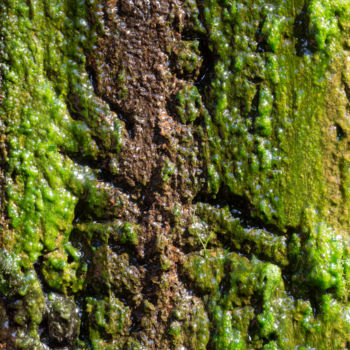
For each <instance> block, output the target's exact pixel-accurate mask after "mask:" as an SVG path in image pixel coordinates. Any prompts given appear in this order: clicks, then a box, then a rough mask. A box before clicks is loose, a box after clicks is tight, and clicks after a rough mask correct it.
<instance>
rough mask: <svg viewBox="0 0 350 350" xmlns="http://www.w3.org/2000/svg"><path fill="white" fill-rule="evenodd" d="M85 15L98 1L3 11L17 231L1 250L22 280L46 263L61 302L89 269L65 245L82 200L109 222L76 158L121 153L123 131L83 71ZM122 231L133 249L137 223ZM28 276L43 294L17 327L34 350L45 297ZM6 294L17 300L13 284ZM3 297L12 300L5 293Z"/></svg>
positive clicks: (7, 4) (7, 5) (11, 200)
mask: <svg viewBox="0 0 350 350" xmlns="http://www.w3.org/2000/svg"><path fill="white" fill-rule="evenodd" d="M88 6H90V7H93V6H94V2H92V3H85V2H84V1H64V2H61V1H50V3H46V2H44V1H35V2H27V1H4V2H2V3H1V5H0V7H1V15H0V27H1V29H0V31H1V36H2V43H1V69H2V74H3V79H2V86H1V89H2V92H3V94H4V96H5V98H4V101H3V103H2V105H1V108H0V117H1V119H2V121H3V122H4V124H5V135H6V138H7V142H8V145H9V149H8V153H7V159H6V161H7V163H8V171H7V175H6V178H7V184H6V187H7V197H8V216H9V219H10V223H11V226H12V228H13V231H12V234H9V235H7V236H5V244H6V246H7V248H8V249H10V250H11V252H12V253H11V254H15V255H16V256H17V260H16V261H17V263H16V264H17V265H15V266H13V272H8V273H10V274H14V273H16V271H17V273H19V276H18V278H20V276H21V275H22V273H21V272H18V271H20V269H25V271H28V273H30V272H29V271H33V263H35V262H36V261H38V259H39V258H40V257H43V264H42V266H41V274H42V277H43V279H44V281H45V283H47V285H48V286H49V287H50V288H52V289H53V290H57V291H60V292H62V293H64V294H68V293H77V292H79V291H81V290H82V289H83V287H84V283H85V280H86V273H87V264H86V263H85V262H83V261H82V260H81V257H80V253H79V251H78V250H77V249H75V248H74V247H73V246H72V245H71V244H70V242H69V237H70V233H71V231H72V228H73V220H74V218H75V209H76V206H77V204H78V201H79V200H82V199H81V198H82V197H84V199H83V200H84V201H85V203H86V208H87V210H88V211H89V210H90V211H91V212H94V215H95V217H96V215H97V217H105V216H106V215H108V210H109V209H108V204H107V203H109V199H110V191H107V190H106V189H105V188H103V186H101V185H100V184H99V182H98V180H97V172H95V171H94V170H92V169H90V168H89V167H87V166H82V165H79V164H77V163H75V162H73V161H72V158H71V157H74V156H75V155H77V154H79V155H80V156H82V157H83V158H84V157H87V158H89V159H94V160H96V159H97V158H98V157H101V155H102V154H103V153H104V152H109V154H110V155H111V158H113V157H116V155H117V153H118V151H119V149H120V148H121V145H122V133H123V125H122V122H120V121H119V120H118V118H117V117H116V116H115V115H114V114H113V113H112V112H111V111H110V110H109V107H108V106H107V105H106V104H105V103H103V102H102V101H101V100H99V99H98V98H97V97H96V96H95V95H94V92H93V88H92V85H91V82H90V80H89V77H88V74H87V72H86V69H85V64H86V57H85V52H84V51H85V50H87V49H89V48H91V45H93V43H94V40H95V32H94V31H92V30H91V28H90V27H89V25H88V24H87V21H86V18H87V11H88ZM116 206H117V205H116ZM109 207H110V208H111V207H112V205H109ZM111 210H112V211H113V209H111ZM119 226H120V229H119V231H120V233H119V234H120V236H121V240H122V241H123V242H127V241H128V242H132V244H137V233H136V229H135V228H134V227H133V226H132V225H131V224H130V225H128V224H121V225H119ZM70 259H71V260H72V261H70ZM16 266H17V267H16ZM28 273H27V272H26V273H25V275H24V276H27V274H28ZM31 274H32V280H33V286H36V287H35V288H36V290H37V291H36V292H34V291H33V292H30V290H31V287H28V288H29V292H28V293H25V295H26V296H25V297H24V303H27V304H28V305H27V306H26V304H25V305H24V306H23V310H25V311H26V313H27V314H28V316H27V317H29V319H28V320H26V319H25V318H24V321H23V320H22V319H23V317H24V316H23V317H22V318H21V317H20V316H18V317H17V318H16V322H17V323H18V324H19V325H22V326H25V324H26V323H29V324H30V325H31V326H30V327H31V328H30V330H29V331H28V334H24V335H19V336H18V344H17V346H18V347H19V348H29V343H30V342H31V341H32V342H34V343H36V344H37V346H39V344H40V341H39V335H38V333H37V328H38V327H37V326H38V324H40V322H41V319H40V317H42V316H41V315H42V314H43V311H42V310H41V309H40V308H41V306H42V305H43V301H42V298H43V292H42V290H41V286H40V283H39V281H38V277H37V276H36V273H33V272H31ZM23 278H27V277H23ZM13 283H15V282H13ZM16 283H17V282H16ZM27 283H29V280H28V281H27ZM8 288H9V289H11V290H13V292H15V291H16V289H15V288H14V286H12V285H10V286H8ZM22 288H23V287H22ZM33 288H34V287H33ZM2 293H3V294H5V295H6V288H5V286H4V289H2ZM18 293H19V294H20V295H23V293H22V292H18ZM26 300H28V301H26ZM30 305H32V306H30ZM32 308H33V310H32ZM24 313H25V312H24ZM76 336H77V335H76ZM76 336H75V340H76ZM30 339H32V340H30ZM22 343H23V344H24V345H23V344H22ZM21 344H22V345H21Z"/></svg>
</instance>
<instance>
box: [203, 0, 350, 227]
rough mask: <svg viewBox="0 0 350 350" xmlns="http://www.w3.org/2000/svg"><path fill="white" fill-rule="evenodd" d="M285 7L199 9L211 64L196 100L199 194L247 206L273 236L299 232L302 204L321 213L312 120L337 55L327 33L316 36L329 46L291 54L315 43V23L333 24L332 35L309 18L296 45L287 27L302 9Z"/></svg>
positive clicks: (338, 44) (342, 9)
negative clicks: (204, 164) (202, 155)
mask: <svg viewBox="0 0 350 350" xmlns="http://www.w3.org/2000/svg"><path fill="white" fill-rule="evenodd" d="M317 3H318V4H319V5H320V4H321V5H322V6H321V5H320V6H321V7H322V8H324V7H332V10H331V12H332V13H334V12H337V13H339V17H340V18H345V17H346V16H348V12H349V8H348V6H345V5H343V4H334V5H329V6H328V5H326V4H325V3H322V2H317ZM293 4H294V5H293V6H294V8H291V7H292V4H289V3H287V2H280V3H278V2H271V4H268V3H266V2H258V3H256V4H254V5H252V4H250V3H249V2H244V1H242V2H234V3H232V4H225V5H223V4H221V3H217V2H215V1H207V2H204V5H203V6H204V14H205V24H206V26H207V28H208V33H209V37H210V40H209V48H210V50H211V51H212V52H213V54H215V55H216V56H217V61H216V63H215V66H214V70H213V74H214V77H213V79H212V80H211V83H210V87H208V88H207V92H206V95H207V96H208V97H207V98H206V100H205V101H204V103H205V104H206V106H207V108H208V109H209V111H210V112H211V113H210V117H207V118H205V128H206V140H205V143H204V147H205V149H206V154H207V156H208V170H207V171H208V176H209V185H208V190H209V191H210V192H211V193H212V194H213V195H215V194H216V193H217V192H218V191H219V188H220V187H224V188H227V189H228V190H229V191H230V192H231V193H233V194H235V195H239V196H243V197H246V198H247V199H248V200H249V201H250V203H251V204H252V206H254V209H253V210H252V211H251V214H252V215H256V216H259V217H261V218H263V219H264V220H265V221H266V222H267V223H273V224H276V225H278V226H279V227H280V228H281V229H284V228H285V227H286V226H298V225H299V224H300V217H301V215H302V211H303V208H305V203H308V204H307V206H312V207H314V208H316V209H317V210H319V211H321V212H323V213H325V214H326V213H327V210H328V208H329V206H330V204H329V203H327V201H323V200H322V198H324V196H325V195H326V193H327V187H326V186H325V182H324V166H323V159H324V157H325V156H324V154H325V151H324V146H323V145H320V142H319V140H320V139H322V137H323V130H322V123H320V122H319V120H320V118H321V119H322V118H323V119H326V117H328V116H327V115H325V113H327V112H326V111H327V108H326V103H325V101H326V96H327V93H328V91H327V86H329V85H330V81H331V80H330V79H331V77H330V74H329V73H328V72H327V70H328V67H329V65H330V63H331V61H332V59H331V57H330V56H331V55H332V53H333V56H332V57H336V56H334V55H338V53H339V52H343V51H342V50H343V48H342V41H341V39H336V38H337V35H336V34H335V33H333V32H332V31H330V32H329V33H327V34H320V35H321V36H326V37H327V38H328V39H327V40H328V41H329V44H328V45H326V46H325V45H321V46H320V49H319V50H317V51H316V52H315V53H313V54H309V53H308V54H305V55H299V54H298V52H296V51H297V49H296V46H297V44H298V41H299V40H305V41H306V42H307V41H308V40H309V41H311V42H312V40H315V41H317V40H318V39H317V34H316V33H317V32H320V31H322V29H319V30H317V31H315V30H313V29H312V28H314V27H317V28H319V27H320V25H318V24H315V23H314V21H315V20H316V18H317V19H319V20H320V21H327V20H330V21H336V24H337V28H338V26H339V25H338V23H339V19H338V17H335V18H334V16H333V15H332V14H331V13H328V14H327V13H323V12H322V13H318V12H317V13H316V12H315V11H312V14H313V15H312V16H314V17H312V16H311V15H309V16H310V18H309V22H310V34H309V35H310V37H305V38H304V39H298V38H296V37H294V31H295V25H296V24H295V21H296V19H295V18H290V15H289V14H290V13H291V12H292V13H296V14H301V13H302V11H303V5H304V3H303V2H294V3H293ZM312 6H314V2H310V4H309V7H310V8H311V7H312ZM310 11H311V10H310ZM320 11H321V10H320ZM326 12H327V11H326ZM310 13H311V12H310ZM325 16H328V17H327V18H326V19H325V18H324V17H325ZM326 23H327V22H326ZM306 24H307V23H306V22H305V25H306ZM329 30H330V29H329ZM337 33H338V34H339V30H338V32H337ZM305 45H306V43H305ZM336 52H337V53H336ZM343 57H345V56H343ZM321 116H323V117H321ZM310 169H312V173H310Z"/></svg>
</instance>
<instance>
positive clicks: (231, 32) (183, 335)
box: [0, 0, 350, 350]
mask: <svg viewBox="0 0 350 350" xmlns="http://www.w3.org/2000/svg"><path fill="white" fill-rule="evenodd" d="M95 6H96V2H94V1H91V2H89V1H87V2H86V3H85V2H84V1H68V0H67V1H64V2H58V1H53V2H52V1H51V2H50V3H49V4H46V3H45V2H44V1H35V2H34V1H33V2H26V1H10V0H6V1H4V2H3V4H1V5H0V9H1V15H0V28H1V29H0V32H1V35H2V37H3V38H4V39H3V42H2V43H1V45H2V46H1V55H2V72H3V81H2V92H4V94H5V99H4V102H3V104H2V105H1V108H0V117H1V120H2V121H3V122H4V123H5V125H6V130H5V133H6V138H7V140H8V144H9V151H8V154H7V160H6V161H7V163H8V173H7V181H8V182H7V196H8V214H9V218H10V221H11V225H12V228H13V231H12V232H11V234H10V232H9V234H8V236H7V237H5V240H6V246H7V248H8V249H9V250H11V252H12V253H8V252H7V251H6V250H1V251H0V257H1V259H0V291H1V293H2V295H3V296H5V297H6V298H11V297H13V296H14V295H16V296H18V295H19V296H22V299H21V301H20V302H19V303H18V306H17V308H16V314H15V318H14V320H15V322H16V324H17V325H19V326H22V327H23V329H25V328H26V327H27V329H28V331H27V332H20V333H19V334H18V344H17V346H18V348H23V349H27V348H33V347H34V348H41V346H42V344H41V341H40V339H39V332H38V327H39V325H40V323H41V322H42V320H43V317H44V314H45V310H44V309H45V300H44V293H43V290H42V287H41V285H40V283H39V279H38V276H37V272H36V271H35V270H34V264H35V263H36V262H37V261H38V259H41V260H42V265H41V267H40V273H41V275H42V277H43V280H44V281H45V283H46V284H47V286H48V287H49V288H50V289H52V290H56V291H58V292H61V293H63V294H65V295H71V294H73V295H74V294H77V293H78V294H79V293H81V292H82V291H84V288H85V287H86V285H87V284H88V286H89V292H88V293H87V294H89V293H90V294H91V295H90V296H87V297H86V298H85V301H84V303H85V304H84V305H85V306H84V307H85V309H84V310H83V311H84V312H85V314H86V315H87V316H86V318H87V321H86V322H87V325H85V329H87V333H88V337H89V340H88V341H87V344H89V345H87V344H84V343H85V342H83V341H78V343H77V345H76V346H77V348H87V347H89V346H91V347H92V348H93V349H119V348H126V349H139V348H142V347H141V345H140V343H139V341H138V340H136V339H134V338H133V337H132V336H130V327H131V324H132V315H131V308H130V307H129V306H127V305H126V304H125V302H124V301H122V300H121V299H119V298H118V297H117V296H116V295H118V294H122V293H128V294H129V295H130V296H131V297H132V300H133V302H134V304H135V305H136V306H139V305H140V303H141V299H142V295H141V290H142V285H141V276H140V274H139V273H138V272H137V269H135V268H134V266H133V265H132V262H131V258H130V256H129V253H126V252H124V253H120V252H119V251H118V253H116V252H114V251H113V247H114V246H119V245H127V246H129V247H136V246H137V245H138V243H139V235H140V227H139V226H138V225H136V224H135V223H132V222H123V221H120V220H110V217H113V214H114V213H115V212H116V211H117V210H119V209H120V208H122V206H123V203H122V200H121V199H120V198H115V197H111V195H110V193H111V191H110V188H107V187H108V186H106V185H104V184H101V183H100V182H99V181H98V180H97V178H98V173H97V172H96V171H94V170H92V169H91V168H89V167H87V166H83V165H81V166H80V165H78V164H77V163H76V162H74V161H73V160H72V159H74V157H75V156H78V157H77V158H83V159H88V160H94V161H96V160H98V159H103V160H106V159H105V154H106V153H108V156H109V157H111V159H112V162H114V163H116V162H117V154H118V152H119V151H120V149H121V147H122V144H123V133H124V131H123V124H122V122H120V121H119V119H118V118H117V117H116V116H115V115H114V114H113V113H112V112H111V111H110V110H109V108H108V106H106V105H105V104H104V103H103V102H102V101H101V100H100V99H98V98H97V97H96V96H95V95H94V92H93V89H92V86H91V82H90V81H89V78H88V75H87V73H86V69H85V64H86V58H85V52H84V51H86V50H90V49H91V48H92V46H93V43H94V41H95V40H96V32H99V31H101V28H100V27H99V26H101V24H99V22H98V21H97V22H96V23H95V24H94V25H95V27H92V28H91V27H90V26H92V23H93V22H94V21H90V22H89V24H88V23H87V17H88V14H87V8H89V7H90V8H94V7H95ZM186 6H187V8H186V9H185V10H186V16H187V17H189V18H190V19H191V21H192V24H191V25H192V27H191V28H192V30H193V31H194V32H196V33H197V34H199V35H202V36H203V35H208V45H209V50H210V51H211V53H212V55H213V56H214V57H215V60H214V66H213V67H212V68H213V72H212V75H211V78H210V79H211V80H210V83H209V84H208V85H207V86H205V87H204V89H201V88H199V87H197V86H195V85H192V84H191V83H189V84H188V85H186V84H185V85H184V86H183V87H182V89H181V90H180V91H179V92H178V94H177V96H176V103H177V106H176V112H177V115H178V116H179V118H180V120H181V122H182V123H183V124H189V125H193V124H194V123H196V124H199V123H200V122H203V125H204V127H203V130H202V132H201V135H202V142H203V143H202V147H203V151H204V158H205V162H206V166H207V169H206V172H207V177H208V184H207V186H208V188H207V195H208V196H209V197H211V198H213V199H214V200H215V197H219V196H220V195H221V193H226V195H225V198H230V196H235V198H236V197H237V196H238V197H239V198H244V200H245V201H246V202H248V203H249V208H250V209H249V210H250V212H249V216H250V217H251V219H252V220H253V219H254V218H257V219H258V221H257V222H259V224H258V225H256V226H254V225H250V223H247V222H245V221H244V219H243V218H242V217H240V216H239V215H236V214H237V213H236V212H235V210H232V208H230V206H229V205H224V206H214V205H209V204H205V203H197V204H196V205H195V214H194V216H193V218H192V222H191V223H190V225H189V227H188V234H189V238H188V242H187V243H188V244H189V246H190V247H191V249H193V250H195V251H193V252H191V253H189V254H187V255H186V257H185V261H184V266H183V274H184V275H185V276H186V279H188V280H189V281H190V284H191V288H192V287H193V289H194V290H195V291H196V292H198V295H200V296H201V297H202V300H200V299H198V298H196V299H191V300H195V301H194V302H193V301H192V304H191V303H190V302H188V300H184V301H182V303H180V305H178V307H177V308H176V309H175V310H174V317H173V320H172V321H171V322H170V323H169V329H168V336H169V339H170V341H171V344H172V346H174V347H181V346H186V347H187V348H189V349H205V348H207V347H211V348H215V349H219V350H220V349H246V348H263V349H292V348H299V349H302V348H305V349H310V348H319V349H325V348H334V349H338V348H339V349H341V348H346V346H347V342H349V341H350V339H349V333H350V324H349V312H350V310H349V306H348V303H347V299H348V288H349V287H348V284H349V280H350V272H349V258H348V256H349V252H348V242H347V239H346V233H343V232H344V231H345V230H346V229H347V228H349V215H348V214H349V208H350V204H349V203H350V199H349V198H350V195H349V193H350V190H349V188H350V187H349V186H350V185H349V184H350V180H349V179H350V175H349V174H350V171H349V169H350V168H349V157H348V148H347V146H346V145H347V142H348V140H349V138H348V137H349V131H348V130H349V127H348V125H347V124H346V123H345V122H343V119H345V118H343V119H341V118H339V121H337V122H338V123H339V125H338V124H337V125H338V129H337V130H338V132H337V141H338V142H337V143H338V145H339V146H337V147H338V148H337V151H338V154H337V155H336V157H335V158H337V159H339V158H341V159H340V160H339V163H340V164H341V167H340V168H341V169H340V170H339V172H340V173H341V176H340V183H341V185H340V186H341V190H340V192H341V193H342V197H341V199H340V200H337V201H333V202H332V201H331V200H328V194H329V192H328V191H329V187H330V186H329V184H330V182H331V180H330V178H329V176H328V174H327V171H326V170H325V169H326V166H325V165H324V163H325V160H326V158H327V157H329V153H327V152H329V151H328V148H329V147H330V146H329V145H327V141H325V142H321V141H320V140H322V139H324V138H325V139H327V135H328V134H327V133H326V132H325V129H327V128H326V127H325V124H327V123H325V122H324V121H325V120H326V119H327V122H328V121H329V122H333V121H334V120H335V119H336V117H337V116H334V115H333V114H334V112H333V111H332V108H330V106H329V101H330V100H331V99H332V97H333V95H332V92H330V90H337V89H342V88H343V85H341V84H340V83H337V84H338V85H337V84H336V85H332V84H333V83H332V81H333V80H332V75H334V72H333V71H334V70H340V69H341V70H343V69H342V67H343V66H342V65H341V64H340V63H339V62H341V61H342V60H346V58H348V56H347V54H346V53H345V52H344V50H343V40H342V35H343V33H344V32H346V33H349V28H350V26H349V24H348V23H349V9H350V7H349V5H348V4H345V2H344V1H341V0H339V1H333V2H332V3H328V2H327V1H322V0H317V1H312V0H310V1H293V2H287V1H269V2H266V1H257V2H254V3H252V2H251V1H231V2H229V1H215V0H204V1H203V2H201V3H200V8H201V10H203V19H204V21H203V23H201V21H200V18H201V16H199V12H200V11H199V10H198V8H197V5H196V2H195V1H192V0H191V1H187V5H186ZM291 14H292V15H291ZM297 16H301V17H303V16H306V17H307V21H305V22H304V23H303V25H304V26H306V24H308V28H307V30H306V29H305V33H304V34H305V37H303V38H300V37H296V34H298V35H299V33H296V32H297V30H296V29H295V28H296V21H297V19H296V17H297ZM315 43H316V44H315ZM344 45H345V44H344ZM299 46H301V47H302V50H299V48H298V47H299ZM176 62H177V66H176V67H174V68H175V70H177V72H178V73H179V74H180V76H182V77H187V78H188V79H189V80H190V81H191V80H192V79H193V77H195V76H196V75H198V73H199V68H200V66H201V64H202V58H201V57H200V51H199V42H198V40H194V41H182V42H181V43H180V46H179V47H178V52H177V61H176ZM340 67H341V68H340ZM349 67H350V66H349ZM347 73H348V72H347V70H346V69H344V72H343V73H342V84H344V85H345V86H346V84H348V86H350V80H349V77H350V75H349V74H347ZM125 74H126V72H125V71H123V70H120V71H119V73H118V75H117V78H116V79H117V81H118V84H119V85H118V86H119V87H120V92H119V95H120V98H122V99H124V98H125V97H126V96H127V89H126V87H125V86H124V85H125ZM202 90H204V93H202V92H203V91H202ZM340 104H342V105H343V106H344V102H341V103H340ZM344 109H346V108H345V107H344ZM328 113H329V114H330V115H327V114H328ZM342 113H343V117H344V116H346V111H343V112H342ZM332 118H333V119H332ZM337 120H338V119H337ZM339 130H340V131H341V132H340V131H339ZM190 137H192V135H191V136H190ZM189 144H192V143H191V142H189ZM191 152H192V151H190V152H187V153H184V155H183V156H184V157H185V158H186V157H187V156H188V155H189V154H191ZM339 152H340V154H343V153H344V156H339ZM181 170H185V169H180V168H179V167H178V165H177V164H174V163H173V162H171V161H170V160H169V161H168V160H166V161H165V162H164V164H163V168H162V169H161V178H162V180H163V182H164V183H166V184H169V183H170V181H171V179H172V178H173V175H174V174H177V172H181ZM194 181H198V180H197V179H195V180H194ZM194 186H197V187H198V186H199V185H198V184H196V185H193V184H191V188H192V187H194ZM220 191H221V192H220ZM228 201H229V200H228ZM81 202H83V203H84V209H85V210H86V212H85V213H84V215H85V218H86V219H90V220H92V222H88V223H86V222H84V223H77V224H75V225H73V220H74V218H75V212H76V209H77V207H78V205H79V203H81ZM111 202H112V204H113V205H109V204H107V203H111ZM334 207H335V208H336V209H334ZM332 210H334V211H335V212H336V213H341V215H338V216H337V215H335V216H334V218H332V217H331V215H330V214H329V213H330V212H332ZM178 216H180V215H178ZM96 218H99V219H103V222H101V223H100V222H95V221H94V219H96ZM338 218H339V220H338ZM340 218H341V219H340ZM336 221H339V225H338V226H337V227H333V226H334V225H335V223H336ZM252 222H254V220H253V221H252ZM261 222H263V223H264V224H266V227H271V228H273V229H272V230H271V231H273V232H270V230H269V229H267V228H265V227H262V224H261ZM73 227H74V230H75V232H76V233H79V235H80V236H81V237H83V239H82V240H83V242H84V244H85V245H86V246H87V247H88V248H87V249H86V251H87V252H88V256H82V254H81V252H80V251H79V249H77V248H75V247H74V246H73V244H72V243H71V242H70V236H71V233H72V230H73ZM292 232H294V234H293V235H291V233H292ZM162 244H163V243H162ZM163 245H164V244H163ZM111 247H112V248H111ZM118 249H119V248H118ZM233 251H235V252H233ZM237 252H239V253H237ZM90 259H91V260H90ZM89 260H90V261H89ZM170 266H171V262H169V261H167V260H162V266H161V268H162V270H163V271H168V270H169V269H170ZM315 291H317V292H315ZM84 292H85V291H84ZM51 302H52V300H51ZM49 305H51V304H50V302H49ZM147 305H148V306H149V308H150V309H151V308H152V307H153V308H154V306H153V305H152V304H151V303H149V302H148V301H147V300H146V301H145V302H144V307H145V308H146V309H147ZM150 305H152V306H150ZM61 309H62V310H61V311H62V312H61V314H62V317H63V318H67V317H68V316H67V313H65V310H66V309H65V308H64V307H62V308H61ZM57 310H58V309H57ZM189 310H191V311H189ZM144 322H145V324H146V322H148V321H144Z"/></svg>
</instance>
